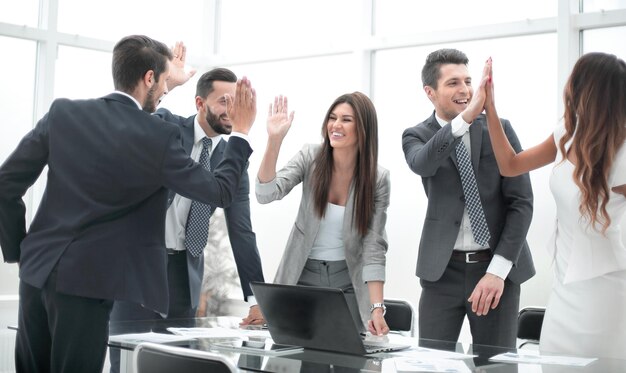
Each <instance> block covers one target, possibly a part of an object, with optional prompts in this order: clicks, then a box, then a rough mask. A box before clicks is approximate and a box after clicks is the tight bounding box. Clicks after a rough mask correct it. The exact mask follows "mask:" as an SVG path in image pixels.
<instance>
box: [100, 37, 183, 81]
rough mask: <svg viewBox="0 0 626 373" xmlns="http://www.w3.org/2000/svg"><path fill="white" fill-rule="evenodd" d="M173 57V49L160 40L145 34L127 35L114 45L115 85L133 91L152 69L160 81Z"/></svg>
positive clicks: (156, 78)
mask: <svg viewBox="0 0 626 373" xmlns="http://www.w3.org/2000/svg"><path fill="white" fill-rule="evenodd" d="M172 58H173V56H172V51H170V49H169V48H168V47H167V45H165V44H163V43H161V42H160V41H157V40H154V39H151V38H149V37H147V36H145V35H130V36H126V37H124V38H122V39H121V40H120V41H118V42H117V44H115V47H113V66H112V67H113V85H114V87H115V89H116V90H118V91H122V92H126V93H131V92H132V91H134V90H135V87H137V83H138V82H139V81H140V80H141V79H143V77H144V76H145V75H146V73H147V72H148V71H150V70H152V71H154V79H155V80H156V81H157V82H158V81H159V77H160V76H161V74H162V73H163V72H165V71H166V70H167V62H168V61H169V60H172Z"/></svg>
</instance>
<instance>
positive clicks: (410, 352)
mask: <svg viewBox="0 0 626 373" xmlns="http://www.w3.org/2000/svg"><path fill="white" fill-rule="evenodd" d="M391 354H392V355H395V356H402V357H412V358H416V359H471V358H473V357H475V355H468V354H464V353H461V352H453V351H446V350H436V349H434V348H426V347H411V348H410V349H407V350H402V351H397V352H392V353H391Z"/></svg>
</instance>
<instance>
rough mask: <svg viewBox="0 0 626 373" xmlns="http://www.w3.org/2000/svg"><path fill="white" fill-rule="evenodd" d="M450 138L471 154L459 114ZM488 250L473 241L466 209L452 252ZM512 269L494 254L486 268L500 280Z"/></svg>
mask: <svg viewBox="0 0 626 373" xmlns="http://www.w3.org/2000/svg"><path fill="white" fill-rule="evenodd" d="M435 119H437V122H438V123H439V125H440V126H442V127H443V126H445V125H446V124H447V122H446V121H445V120H443V119H441V118H439V117H438V116H437V115H436V114H435ZM450 126H451V130H452V136H454V137H461V136H462V139H461V141H463V144H465V147H466V148H467V152H468V153H470V154H471V144H470V136H469V128H470V123H467V122H465V121H464V120H463V117H462V116H461V115H460V114H459V115H457V117H456V118H454V119H452V122H450ZM485 249H489V244H487V245H485V246H481V245H479V244H477V243H476V241H474V235H473V234H472V226H471V223H470V219H469V215H468V213H467V208H464V209H463V218H462V219H461V227H460V229H459V235H458V236H457V238H456V242H455V243H454V250H460V251H479V250H485ZM512 267H513V262H511V261H510V260H508V259H506V258H504V257H503V256H502V255H498V254H494V255H493V258H491V262H490V263H489V267H488V268H487V273H491V274H493V275H496V276H498V277H500V278H501V279H506V277H507V276H508V275H509V272H510V271H511V268H512Z"/></svg>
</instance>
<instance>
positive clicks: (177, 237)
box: [165, 116, 222, 250]
mask: <svg viewBox="0 0 626 373" xmlns="http://www.w3.org/2000/svg"><path fill="white" fill-rule="evenodd" d="M193 127H194V128H193V147H192V149H191V158H192V159H193V160H194V161H196V162H198V159H200V151H201V150H202V139H203V138H204V137H206V136H205V133H204V130H202V127H200V124H199V123H198V117H197V116H196V118H195V119H194V123H193ZM221 139H222V136H221V135H218V136H216V137H211V140H212V141H213V149H215V147H216V146H217V144H219V142H220V140H221ZM212 155H213V151H211V153H210V154H209V159H210V157H211V156H212ZM190 207H191V200H190V199H188V198H185V197H182V196H180V195H178V194H176V195H175V196H174V200H173V201H172V204H171V205H170V207H169V208H168V209H167V215H166V216H165V246H166V247H167V248H168V249H173V250H185V226H186V225H187V216H188V215H189V208H190ZM207 224H209V222H208V221H207Z"/></svg>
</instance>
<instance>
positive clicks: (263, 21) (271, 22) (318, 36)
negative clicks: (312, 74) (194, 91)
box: [219, 0, 363, 58]
mask: <svg viewBox="0 0 626 373" xmlns="http://www.w3.org/2000/svg"><path fill="white" fill-rule="evenodd" d="M221 4H222V7H221V16H222V17H221V21H220V22H221V31H220V33H221V34H220V36H221V38H220V41H219V53H220V54H223V55H225V56H236V57H239V58H241V57H243V58H252V56H255V55H256V56H259V55H260V56H263V57H271V56H276V55H278V56H284V55H293V54H306V53H310V52H311V51H319V50H320V49H333V48H337V47H345V46H346V45H348V44H350V43H353V42H354V41H355V39H356V38H358V37H359V36H360V35H361V34H362V29H361V20H362V19H363V13H362V12H363V5H362V2H360V1H357V0H343V1H335V0H316V1H292V0H266V1H254V0H228V1H223V2H222V3H221Z"/></svg>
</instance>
